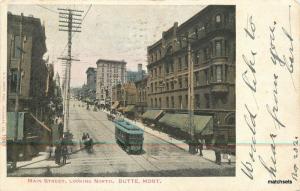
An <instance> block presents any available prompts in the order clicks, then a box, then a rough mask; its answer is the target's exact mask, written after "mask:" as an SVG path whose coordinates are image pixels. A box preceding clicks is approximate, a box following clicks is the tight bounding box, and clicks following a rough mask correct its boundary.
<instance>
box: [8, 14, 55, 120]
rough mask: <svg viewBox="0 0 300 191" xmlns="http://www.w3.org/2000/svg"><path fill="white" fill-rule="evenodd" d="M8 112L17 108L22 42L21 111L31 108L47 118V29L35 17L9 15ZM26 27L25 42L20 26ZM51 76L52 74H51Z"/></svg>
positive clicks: (33, 111)
mask: <svg viewBox="0 0 300 191" xmlns="http://www.w3.org/2000/svg"><path fill="white" fill-rule="evenodd" d="M7 19H8V24H7V63H8V64H7V74H8V76H7V83H8V84H7V111H14V108H15V100H16V90H17V79H18V70H17V68H18V64H19V62H20V58H21V52H20V47H21V43H23V61H22V64H21V79H20V94H19V95H20V96H19V111H29V112H31V113H32V114H34V115H35V116H37V117H38V118H39V119H41V120H43V119H44V118H45V115H44V113H45V110H46V107H47V105H48V103H49V99H48V96H47V90H48V87H49V86H48V85H47V83H48V82H49V80H51V79H49V75H48V71H49V69H50V70H51V68H48V67H47V63H46V61H45V60H43V55H44V54H45V53H46V51H47V48H46V43H45V40H46V36H45V28H44V26H43V25H42V24H41V21H40V19H38V18H34V17H33V16H29V17H27V16H23V22H22V23H21V16H20V15H13V14H11V13H8V15H7ZM21 25H22V30H23V42H21V38H20V26H21ZM51 76H52V74H51Z"/></svg>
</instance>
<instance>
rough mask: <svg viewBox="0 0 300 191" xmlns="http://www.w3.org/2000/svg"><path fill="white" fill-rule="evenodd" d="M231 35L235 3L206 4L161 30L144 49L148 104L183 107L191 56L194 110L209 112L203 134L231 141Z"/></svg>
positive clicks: (179, 109) (172, 108) (175, 109)
mask: <svg viewBox="0 0 300 191" xmlns="http://www.w3.org/2000/svg"><path fill="white" fill-rule="evenodd" d="M235 36H236V35H235V6H228V5H222V6H219V5H211V6H207V7H205V8H204V9H202V10H201V11H200V12H199V13H197V14H196V15H194V16H193V17H192V18H190V19H189V20H187V21H186V22H184V23H183V24H181V25H180V26H178V23H174V25H173V26H172V27H171V28H170V29H168V30H167V31H165V32H163V33H162V38H161V39H160V40H158V41H157V42H156V43H154V44H153V45H151V46H148V50H147V51H148V66H147V68H148V72H149V78H148V82H147V83H148V84H147V87H148V88H147V91H148V96H147V102H148V109H150V108H151V109H163V110H165V111H166V112H171V113H185V112H186V113H187V112H188V111H187V109H188V64H189V63H191V62H193V64H194V68H193V72H194V97H193V98H194V109H195V116H196V115H210V116H212V118H213V134H212V135H210V136H208V137H209V138H211V139H212V138H213V137H214V138H215V139H218V140H221V142H222V143H225V144H229V143H232V144H233V145H234V143H235ZM184 37H188V39H189V42H190V47H191V54H190V55H191V56H190V61H189V60H188V59H189V57H188V49H187V47H188V42H187V38H184Z"/></svg>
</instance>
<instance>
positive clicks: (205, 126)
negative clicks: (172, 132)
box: [159, 113, 213, 135]
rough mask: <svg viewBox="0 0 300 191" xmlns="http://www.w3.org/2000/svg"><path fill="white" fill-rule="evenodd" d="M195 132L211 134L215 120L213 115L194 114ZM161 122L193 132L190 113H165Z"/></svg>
mask: <svg viewBox="0 0 300 191" xmlns="http://www.w3.org/2000/svg"><path fill="white" fill-rule="evenodd" d="M193 121H194V127H195V134H201V135H211V134H213V120H212V116H203V115H194V116H193ZM159 122H160V123H162V124H165V125H167V126H170V127H174V128H178V129H180V130H181V131H183V132H186V133H188V134H190V133H191V128H190V127H189V115H188V114H170V113H167V114H165V115H164V116H163V117H162V118H161V119H160V120H159Z"/></svg>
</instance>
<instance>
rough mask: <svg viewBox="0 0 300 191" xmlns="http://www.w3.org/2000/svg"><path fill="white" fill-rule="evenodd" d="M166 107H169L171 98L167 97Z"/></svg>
mask: <svg viewBox="0 0 300 191" xmlns="http://www.w3.org/2000/svg"><path fill="white" fill-rule="evenodd" d="M166 105H167V107H169V97H166Z"/></svg>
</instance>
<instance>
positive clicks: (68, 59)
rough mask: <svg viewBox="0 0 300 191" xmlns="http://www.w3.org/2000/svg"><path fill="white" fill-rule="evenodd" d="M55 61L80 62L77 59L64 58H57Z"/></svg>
mask: <svg viewBox="0 0 300 191" xmlns="http://www.w3.org/2000/svg"><path fill="white" fill-rule="evenodd" d="M57 59H60V60H67V61H80V60H78V59H74V58H64V57H58V58H57Z"/></svg>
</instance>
